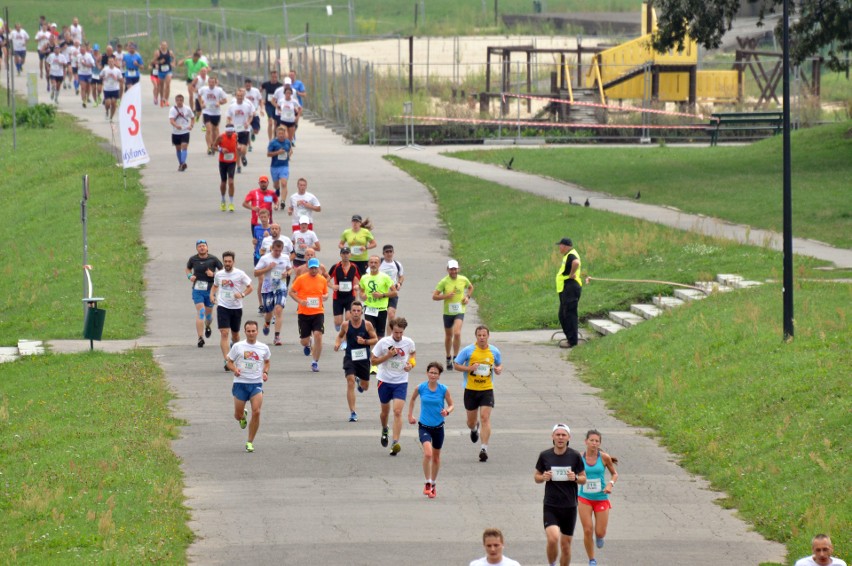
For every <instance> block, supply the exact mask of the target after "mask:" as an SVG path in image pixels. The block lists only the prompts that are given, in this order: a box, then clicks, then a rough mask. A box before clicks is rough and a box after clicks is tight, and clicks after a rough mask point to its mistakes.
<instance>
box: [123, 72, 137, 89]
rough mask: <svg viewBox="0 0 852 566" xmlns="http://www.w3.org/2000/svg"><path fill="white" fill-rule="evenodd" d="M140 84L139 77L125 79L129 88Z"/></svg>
mask: <svg viewBox="0 0 852 566" xmlns="http://www.w3.org/2000/svg"><path fill="white" fill-rule="evenodd" d="M138 82H139V75H136V76H135V77H124V84H125V85H127V87H130V86H131V85H135V84H137V83H138Z"/></svg>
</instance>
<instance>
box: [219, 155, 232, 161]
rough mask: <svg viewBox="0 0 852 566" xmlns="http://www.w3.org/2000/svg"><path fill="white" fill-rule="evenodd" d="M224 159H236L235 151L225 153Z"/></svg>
mask: <svg viewBox="0 0 852 566" xmlns="http://www.w3.org/2000/svg"><path fill="white" fill-rule="evenodd" d="M222 159H224V160H225V161H233V160H234V154H233V153H225V154H223V155H222Z"/></svg>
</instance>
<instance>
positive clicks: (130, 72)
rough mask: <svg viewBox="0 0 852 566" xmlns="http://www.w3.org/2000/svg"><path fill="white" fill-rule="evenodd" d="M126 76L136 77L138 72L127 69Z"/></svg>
mask: <svg viewBox="0 0 852 566" xmlns="http://www.w3.org/2000/svg"><path fill="white" fill-rule="evenodd" d="M127 76H128V77H138V76H139V71H137V70H136V69H128V70H127Z"/></svg>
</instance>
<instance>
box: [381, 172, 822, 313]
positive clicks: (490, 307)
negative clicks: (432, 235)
mask: <svg viewBox="0 0 852 566" xmlns="http://www.w3.org/2000/svg"><path fill="white" fill-rule="evenodd" d="M388 159H390V160H391V161H392V162H393V163H395V164H396V165H397V166H398V167H400V168H401V169H403V170H404V171H406V172H408V173H409V174H410V175H412V176H413V177H414V178H416V179H417V180H418V181H420V182H421V183H423V184H424V185H426V186H427V187H428V188H429V190H430V191H432V194H433V195H434V196H435V199H436V201H437V203H438V206H439V210H440V214H441V218H442V219H443V221H444V223H445V224H446V226H447V229H448V231H449V236H450V240H451V242H452V245H453V256H454V257H456V258H458V259H459V261H460V262H461V267H462V272H463V273H464V274H465V275H466V276H467V277H468V278H470V280H471V282H472V283H473V284H474V285H475V286H476V287H477V291H476V297H477V303H478V305H479V312H480V314H481V316H482V317H483V318H484V319H485V320H487V321H488V323H489V324H490V325H492V326H493V327H494V328H495V329H497V330H521V329H535V328H555V327H557V326H558V324H557V319H556V312H557V309H558V299H557V296H556V292H555V283H554V274H555V273H556V270H557V268H558V266H559V262H560V259H561V258H560V256H559V250H558V248H557V246H555V245H554V243H555V242H557V241H558V240H559V239H560V238H562V237H563V236H571V237H573V238H574V242H575V245H576V246H577V249H578V251H579V253H580V256H581V258H582V261H583V274H584V276H585V275H591V276H592V277H601V278H612V279H654V280H664V281H674V282H678V283H687V284H692V283H694V282H695V281H696V280H710V279H712V278H714V277H715V275H716V274H717V273H739V274H741V275H744V276H746V277H749V278H753V279H757V280H764V279H767V278H776V279H780V277H781V273H782V260H781V254H780V253H778V252H775V251H772V250H769V249H766V248H762V247H756V246H745V245H741V244H736V243H733V242H730V241H727V240H720V239H715V238H709V237H705V236H700V235H697V234H693V233H690V232H686V231H682V230H675V229H673V228H667V227H664V226H659V225H657V224H653V223H650V222H646V221H642V220H636V219H633V218H628V217H624V216H619V215H616V214H612V213H608V212H604V211H600V210H595V209H594V208H584V207H576V206H569V205H567V204H564V203H555V202H554V201H551V200H549V199H545V198H542V197H539V196H535V195H531V194H528V193H523V192H520V191H514V190H512V189H509V188H506V187H504V186H501V185H495V184H493V183H490V182H486V181H483V180H481V179H477V178H474V177H469V176H467V175H462V174H459V173H453V172H450V171H446V170H443V169H435V168H432V167H429V166H427V165H422V164H419V163H415V162H412V161H406V160H403V159H399V158H397V157H389V158H388ZM516 161H517V159H516ZM529 219H533V220H532V221H530V220H529ZM818 265H824V263H823V262H818V261H816V260H813V259H810V258H805V257H797V258H796V266H797V269H798V270H799V271H798V272H799V274H800V275H807V276H808V277H824V276H825V275H824V274H821V273H820V272H812V271H811V268H813V267H815V266H818ZM661 292H662V293H665V294H670V290H669V288H668V287H666V286H663V285H654V284H635V283H606V282H594V281H593V282H592V283H591V284H589V285H587V286H586V287H585V288H584V291H583V300H581V301H580V316H581V318H588V317H589V316H591V315H596V314H600V313H603V312H606V311H609V310H613V309H616V308H626V307H629V305H630V303H631V302H635V301H637V300H646V299H650V298H651V297H653V296H654V295H656V294H658V293H661ZM507 305H511V308H507Z"/></svg>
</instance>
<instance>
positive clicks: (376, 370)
mask: <svg viewBox="0 0 852 566" xmlns="http://www.w3.org/2000/svg"><path fill="white" fill-rule="evenodd" d="M377 373H379V368H378V367H377V366H370V375H376V374H377Z"/></svg>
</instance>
